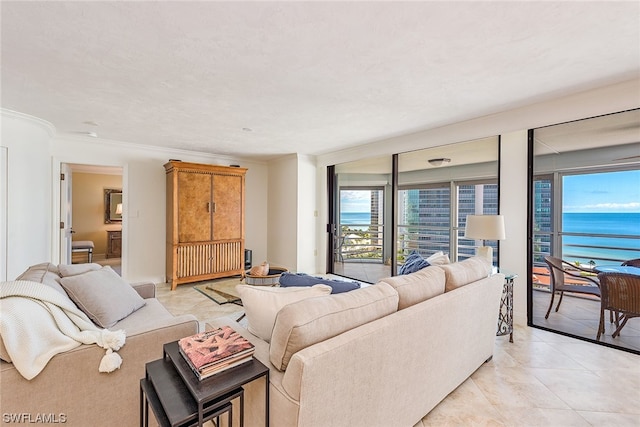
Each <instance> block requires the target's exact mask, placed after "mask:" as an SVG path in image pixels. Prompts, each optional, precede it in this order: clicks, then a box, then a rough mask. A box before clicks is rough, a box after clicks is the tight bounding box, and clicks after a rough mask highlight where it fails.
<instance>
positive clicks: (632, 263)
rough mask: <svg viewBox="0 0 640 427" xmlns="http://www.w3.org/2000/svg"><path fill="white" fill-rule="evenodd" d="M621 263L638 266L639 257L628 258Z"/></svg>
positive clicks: (639, 262)
mask: <svg viewBox="0 0 640 427" xmlns="http://www.w3.org/2000/svg"><path fill="white" fill-rule="evenodd" d="M622 265H628V266H631V267H640V258H636V259H629V260H627V261H625V262H623V263H622Z"/></svg>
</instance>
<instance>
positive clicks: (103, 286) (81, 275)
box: [0, 263, 199, 427]
mask: <svg viewBox="0 0 640 427" xmlns="http://www.w3.org/2000/svg"><path fill="white" fill-rule="evenodd" d="M17 280H23V281H30V282H37V283H40V284H41V285H42V286H46V287H48V288H52V289H56V290H57V291H58V292H57V293H59V294H60V295H62V294H66V293H69V294H70V295H73V296H74V299H75V301H73V303H74V304H76V305H78V306H80V305H82V306H83V308H84V309H85V310H86V311H87V312H88V313H91V315H92V316H93V315H96V316H98V317H99V318H100V320H101V321H106V322H108V323H109V324H111V322H113V321H115V319H116V318H118V317H120V316H122V315H123V314H124V317H123V318H120V319H117V321H115V323H114V324H113V325H111V326H110V327H109V329H110V330H112V331H117V330H124V331H125V332H126V341H125V344H124V346H123V347H122V348H121V349H119V350H118V351H117V353H118V354H119V355H120V357H121V358H122V364H121V366H120V368H119V369H116V370H114V371H112V372H99V369H98V365H99V362H100V361H101V359H102V358H103V357H104V355H105V350H104V349H103V348H101V347H98V346H97V345H93V344H82V345H78V346H77V347H75V348H73V349H70V350H67V351H64V352H62V353H60V354H57V355H55V356H53V357H52V358H51V359H50V360H49V361H48V363H46V366H45V367H44V369H42V370H41V371H40V372H39V373H38V374H37V375H35V377H33V378H32V379H29V380H28V379H26V378H25V377H24V376H23V375H22V374H21V372H19V371H18V369H16V365H15V364H14V363H11V362H10V360H11V356H10V354H9V353H8V349H7V348H5V346H4V343H3V339H2V338H4V341H6V340H7V338H8V336H6V335H5V336H4V337H3V336H2V335H0V359H2V361H0V389H1V390H2V393H1V394H0V408H2V421H1V422H0V423H1V424H2V425H5V424H16V423H24V424H44V425H52V424H63V425H67V426H77V427H87V426H92V427H100V426H138V425H139V422H140V421H139V420H140V403H139V402H140V398H139V396H140V394H139V393H140V379H141V378H143V377H144V375H145V363H146V362H149V361H152V360H155V359H159V358H161V357H162V345H163V344H164V343H167V342H171V341H175V340H177V339H179V338H182V337H185V336H188V335H193V334H195V333H197V332H198V329H199V324H198V321H197V319H196V318H195V317H194V316H192V315H183V316H173V315H172V314H171V313H169V312H168V311H167V310H166V309H165V308H164V307H163V306H162V304H160V302H159V301H158V300H157V299H155V285H154V284H152V283H143V284H137V285H133V289H135V291H131V289H132V288H131V286H129V285H128V284H126V283H123V281H122V280H121V279H118V278H117V277H115V276H114V273H113V270H111V271H110V269H108V268H106V267H105V268H102V267H101V266H99V265H97V264H84V265H81V266H56V265H53V264H49V263H44V264H39V265H35V266H32V267H30V268H29V269H28V270H27V271H26V272H25V273H24V274H22V275H21V276H20V277H18V278H17ZM5 284H6V283H2V285H0V286H2V287H3V288H4V287H5ZM61 284H63V285H65V286H66V288H65V290H64V291H63V290H62V286H61ZM118 286H119V287H120V289H121V290H122V291H124V292H125V294H124V295H125V297H123V296H122V295H118V298H116V299H111V298H112V297H113V296H114V295H115V292H114V289H115V288H116V287H118ZM85 290H86V291H87V293H85V294H83V293H82V292H83V291H85ZM65 291H66V292H65ZM127 292H129V293H127ZM131 292H133V293H131ZM134 294H135V295H134ZM65 296H66V295H65ZM127 300H132V301H135V305H133V306H131V308H134V307H135V310H134V311H133V312H131V313H128V314H126V312H127V311H128V309H127ZM141 301H142V302H141ZM0 307H2V310H3V315H5V314H6V312H5V308H7V307H9V304H8V303H7V302H6V300H4V299H3V300H0ZM96 310H102V311H101V312H98V311H96ZM122 310H125V311H122ZM25 314H28V313H25ZM114 316H115V317H114ZM30 320H31V319H30V318H29V317H28V316H27V317H26V321H27V322H29V321H30ZM5 333H11V331H5ZM3 335H4V334H3ZM20 344H21V345H25V344H27V343H26V342H22V343H20ZM18 350H20V349H18ZM14 354H15V352H14Z"/></svg>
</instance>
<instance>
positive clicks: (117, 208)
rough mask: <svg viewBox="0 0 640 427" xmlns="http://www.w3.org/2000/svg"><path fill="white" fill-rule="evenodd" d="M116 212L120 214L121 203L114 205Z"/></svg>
mask: <svg viewBox="0 0 640 427" xmlns="http://www.w3.org/2000/svg"><path fill="white" fill-rule="evenodd" d="M116 214H118V215H122V203H118V204H117V205H116Z"/></svg>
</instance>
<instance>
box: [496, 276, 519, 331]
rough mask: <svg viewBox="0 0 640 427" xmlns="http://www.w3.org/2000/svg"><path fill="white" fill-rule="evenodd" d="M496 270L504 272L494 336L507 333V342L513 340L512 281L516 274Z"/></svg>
mask: <svg viewBox="0 0 640 427" xmlns="http://www.w3.org/2000/svg"><path fill="white" fill-rule="evenodd" d="M498 272H499V273H502V274H504V286H503V288H502V297H501V298H500V313H498V332H496V336H502V335H507V334H509V342H513V281H514V279H515V278H516V277H518V275H517V274H515V273H511V272H509V271H505V270H503V269H498Z"/></svg>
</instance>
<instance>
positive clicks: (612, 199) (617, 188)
mask: <svg viewBox="0 0 640 427" xmlns="http://www.w3.org/2000/svg"><path fill="white" fill-rule="evenodd" d="M562 196H563V201H562V207H563V212H589V213H591V212H640V171H638V170H634V171H621V172H608V173H599V174H587V175H569V176H565V177H564V180H563V195H562Z"/></svg>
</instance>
